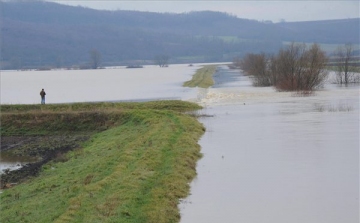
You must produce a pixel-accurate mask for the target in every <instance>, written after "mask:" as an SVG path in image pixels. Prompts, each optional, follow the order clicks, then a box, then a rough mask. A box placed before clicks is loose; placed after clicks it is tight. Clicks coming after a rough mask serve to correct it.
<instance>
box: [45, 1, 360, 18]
mask: <svg viewBox="0 0 360 223" xmlns="http://www.w3.org/2000/svg"><path fill="white" fill-rule="evenodd" d="M47 1H52V2H57V3H61V4H67V5H72V6H83V7H89V8H94V9H105V10H135V11H150V12H172V13H184V12H191V11H204V10H211V11H221V12H227V13H230V14H232V15H236V16H237V17H239V18H246V19H254V20H259V21H263V20H271V21H273V22H278V21H280V19H284V20H286V21H311V20H327V19H347V18H359V17H360V12H359V10H360V9H359V7H360V6H359V1H357V0H355V1H354V0H333V1H327V0H317V1H309V0H305V1H284V0H280V1H272V0H264V1H243V0H240V1H189V0H188V1H119V0H112V1H106V0H105V1H93V0H83V1H71V0H47Z"/></svg>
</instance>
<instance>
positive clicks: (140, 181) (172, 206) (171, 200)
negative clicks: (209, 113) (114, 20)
mask: <svg viewBox="0 0 360 223" xmlns="http://www.w3.org/2000/svg"><path fill="white" fill-rule="evenodd" d="M197 109H200V107H199V106H198V105H196V104H192V103H189V102H183V101H158V102H146V103H75V104H56V105H45V106H39V105H6V106H2V107H1V110H2V113H1V121H2V128H1V135H2V136H5V137H12V136H28V137H40V138H46V137H48V138H49V139H50V138H52V137H54V138H56V137H59V136H64V135H68V136H73V137H74V136H80V135H83V136H84V135H85V136H87V137H88V140H84V141H81V140H79V141H76V142H77V143H78V144H77V146H76V147H74V148H71V149H69V150H71V151H70V152H68V153H61V156H55V157H57V158H59V160H56V159H51V160H49V161H47V162H45V163H44V164H42V165H41V167H40V168H39V172H38V174H37V175H38V176H37V177H30V179H26V180H25V181H24V182H22V183H21V184H19V185H16V186H14V187H12V188H9V189H6V190H4V192H3V193H2V194H1V195H0V196H1V203H2V205H1V217H0V221H1V222H25V221H28V222H114V221H116V222H177V221H179V219H180V214H179V209H178V207H177V205H178V202H179V199H180V198H184V197H186V196H187V195H188V193H189V183H190V182H191V180H192V179H193V178H194V176H195V175H196V170H195V167H196V162H197V160H198V159H199V158H200V157H201V154H200V147H199V145H198V144H197V142H198V140H199V138H200V137H201V135H202V134H203V133H204V131H205V129H204V127H203V126H202V125H201V124H200V123H199V122H198V121H197V120H196V118H195V117H194V116H192V115H189V114H188V112H191V111H195V110H197ZM185 113H186V114H185ZM43 144H44V145H45V144H46V143H45V142H43ZM60 147H61V146H60ZM41 148H48V149H49V150H51V148H54V147H53V146H49V147H46V146H43V147H41ZM61 148H62V147H61ZM10 150H13V151H16V149H15V148H13V149H10ZM24 151H25V150H24ZM44 151H47V150H46V149H45V150H44ZM55 151H57V150H55ZM17 152H18V153H19V150H17ZM55 154H58V153H56V152H55ZM7 183H14V182H7Z"/></svg>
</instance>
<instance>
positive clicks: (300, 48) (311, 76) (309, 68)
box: [241, 43, 328, 93]
mask: <svg viewBox="0 0 360 223" xmlns="http://www.w3.org/2000/svg"><path fill="white" fill-rule="evenodd" d="M326 63H327V57H326V55H325V52H324V51H322V50H321V49H320V46H319V45H317V44H313V45H312V46H311V47H310V48H309V49H308V48H307V47H306V45H305V44H295V43H292V44H290V45H289V46H287V47H286V48H283V49H281V50H280V51H279V53H278V54H277V55H274V56H266V55H265V54H263V53H262V54H248V55H246V56H245V57H244V59H243V61H242V63H241V68H242V69H243V70H244V71H245V72H246V73H248V74H249V75H251V76H252V77H253V78H252V79H253V84H254V85H255V86H271V85H273V86H275V87H276V88H277V89H278V90H280V91H300V92H304V93H305V92H311V91H312V90H314V89H316V88H319V87H321V86H322V84H323V83H324V81H325V79H326V77H327V74H328V73H327V71H326V70H325V69H324V68H325V66H326Z"/></svg>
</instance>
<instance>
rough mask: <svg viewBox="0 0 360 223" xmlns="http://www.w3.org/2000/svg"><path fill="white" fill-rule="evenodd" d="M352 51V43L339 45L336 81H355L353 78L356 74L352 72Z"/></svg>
mask: <svg viewBox="0 0 360 223" xmlns="http://www.w3.org/2000/svg"><path fill="white" fill-rule="evenodd" d="M352 51H353V46H352V44H345V46H339V47H338V48H337V49H336V51H335V56H336V64H335V67H336V68H335V69H336V82H337V83H339V84H349V83H350V82H355V79H354V78H353V76H354V74H353V72H351V60H352Z"/></svg>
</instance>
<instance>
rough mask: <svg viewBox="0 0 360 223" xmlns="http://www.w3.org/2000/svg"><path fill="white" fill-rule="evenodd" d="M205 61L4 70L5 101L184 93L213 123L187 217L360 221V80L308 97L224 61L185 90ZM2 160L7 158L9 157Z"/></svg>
mask: <svg viewBox="0 0 360 223" xmlns="http://www.w3.org/2000/svg"><path fill="white" fill-rule="evenodd" d="M198 68H199V65H196V66H194V67H188V66H187V65H171V66H170V67H168V68H159V67H155V66H149V67H145V68H142V69H125V68H118V69H104V70H78V71H75V70H74V71H65V70H58V71H22V72H19V71H6V72H4V71H2V73H1V104H18V103H21V104H38V103H40V95H39V92H40V90H41V88H44V89H45V91H46V93H47V96H46V101H47V103H67V102H84V101H142V100H154V99H182V100H190V101H195V102H198V103H200V104H201V105H203V106H204V107H205V109H204V111H203V113H205V114H208V115H214V116H213V117H207V118H201V119H200V121H201V122H202V123H204V125H205V127H206V129H207V131H206V133H205V134H204V136H203V137H202V138H201V140H200V142H199V143H200V145H201V147H202V153H203V154H204V156H203V158H202V159H201V160H200V161H199V162H198V165H197V172H198V176H197V178H196V179H195V180H194V181H193V182H192V183H191V195H190V196H189V197H188V198H186V199H184V200H182V201H181V204H180V205H179V208H180V211H181V223H194V222H196V223H218V222H226V223H232V222H235V223H237V222H244V223H260V222H261V223H263V222H276V223H285V222H286V223H289V222H291V223H297V222H299V223H303V222H306V223H332V222H334V223H335V222H336V223H338V222H346V223H358V222H359V88H358V86H357V87H347V88H340V87H337V86H336V85H332V84H326V85H325V88H324V89H323V90H321V91H317V92H316V93H315V95H313V96H309V97H301V96H296V95H293V94H292V93H288V92H276V91H275V90H274V89H273V88H270V87H266V88H255V87H252V86H251V83H250V81H249V78H248V77H246V76H243V75H241V73H240V72H239V71H238V70H234V71H231V70H227V69H226V68H225V67H222V68H221V69H219V72H218V73H217V74H216V75H215V81H216V85H215V86H214V87H212V88H210V89H191V88H183V87H182V86H181V85H182V83H183V82H185V81H187V80H190V79H191V77H192V75H193V74H194V72H195V70H196V69H198ZM2 162H3V161H1V162H0V163H2Z"/></svg>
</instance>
